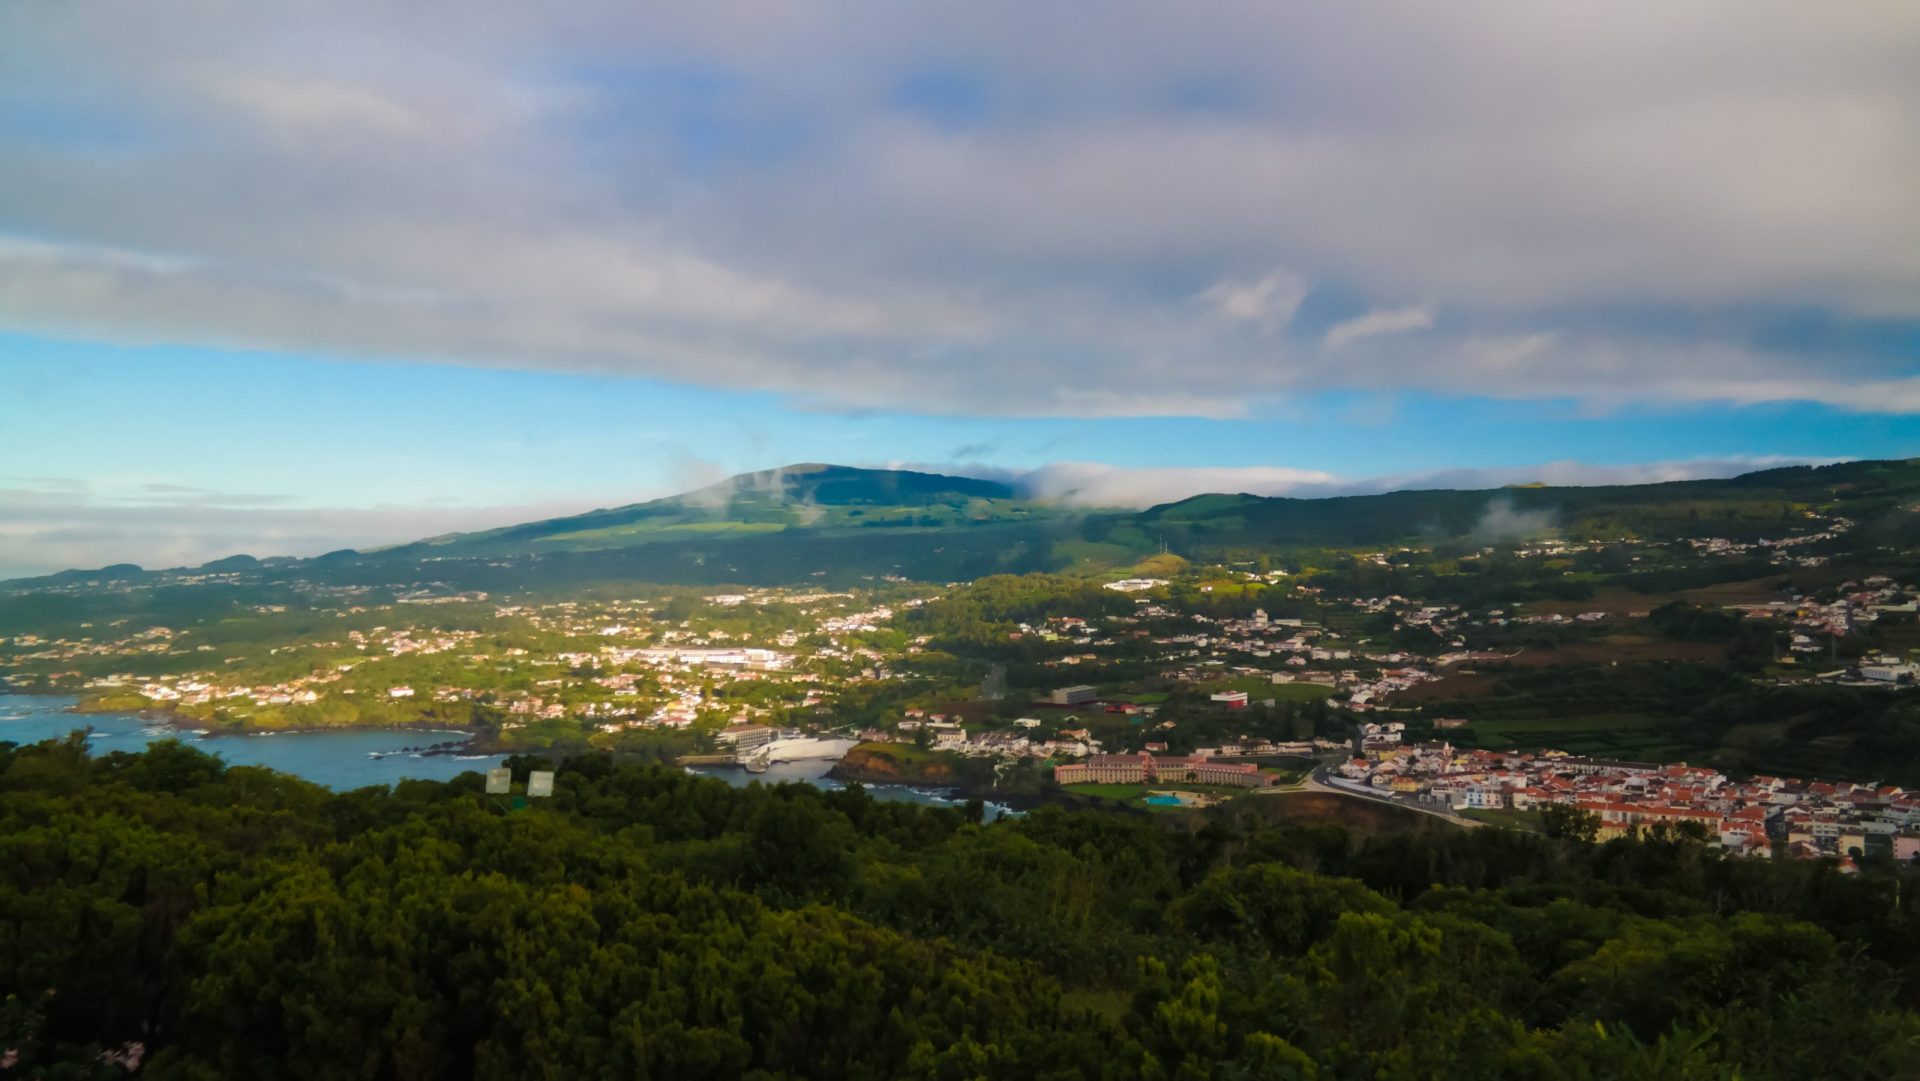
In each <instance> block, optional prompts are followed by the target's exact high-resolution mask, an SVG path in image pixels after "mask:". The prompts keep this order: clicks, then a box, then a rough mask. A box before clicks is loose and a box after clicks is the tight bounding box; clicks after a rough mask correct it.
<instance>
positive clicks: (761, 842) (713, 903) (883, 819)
mask: <svg viewBox="0 0 1920 1081" xmlns="http://www.w3.org/2000/svg"><path fill="white" fill-rule="evenodd" d="M545 764H546V763H543V762H540V761H538V760H535V759H531V758H522V759H517V760H513V761H512V762H510V765H511V766H512V768H513V769H514V770H515V774H516V777H518V778H519V779H521V780H524V779H525V777H526V774H527V771H528V770H529V769H532V768H536V767H538V766H543V765H545ZM1285 804H1286V801H1285V800H1284V799H1263V800H1253V801H1249V802H1245V803H1242V804H1239V805H1235V806H1234V807H1232V808H1227V809H1223V810H1221V811H1219V812H1215V813H1212V814H1210V815H1201V814H1196V815H1192V816H1187V817H1179V816H1172V817H1168V816H1154V817H1148V816H1145V815H1132V814H1126V813H1117V812H1116V813H1095V812H1068V811H1063V810H1059V809H1043V810H1040V811H1036V812H1033V813H1031V814H1028V815H1026V816H1023V817H1019V818H1013V819H1004V820H1001V821H997V822H994V823H991V824H983V823H982V822H981V821H980V819H981V815H980V813H979V811H978V808H977V807H968V808H966V809H941V808H923V807H917V806H913V805H907V804H899V803H886V802H881V801H877V800H875V799H873V798H871V797H870V796H868V795H867V794H865V793H864V792H863V791H861V790H860V789H859V788H857V787H853V788H849V789H847V790H844V791H822V790H818V789H815V788H811V787H806V786H776V787H762V786H753V787H749V788H746V789H735V788H731V787H728V786H726V785H724V784H721V783H719V782H715V781H711V780H705V779H700V778H695V777H691V776H688V775H686V774H685V773H683V772H679V771H675V770H671V769H666V768H662V767H657V766H616V765H614V764H612V763H611V762H610V761H608V760H607V759H606V758H605V757H596V756H587V757H579V758H574V759H571V760H568V761H566V762H563V763H560V764H559V775H558V781H557V785H556V789H555V795H554V796H553V798H552V799H551V800H544V801H527V800H524V799H518V798H506V797H489V796H486V795H485V794H483V791H482V784H481V778H480V777H479V776H478V775H474V774H469V775H466V776H464V777H462V778H460V779H459V780H456V781H453V782H449V783H444V784H442V783H434V782H417V781H414V782H403V783H401V784H399V785H397V786H395V787H394V788H392V789H391V790H389V789H385V788H369V789H363V790H359V791H354V792H345V793H334V792H330V791H328V790H326V789H323V788H320V787H317V786H315V785H312V784H308V783H306V782H303V781H300V780H298V779H295V778H291V777H287V776H283V775H279V774H275V773H272V772H270V771H265V770H260V769H256V768H250V767H228V766H225V765H224V764H223V763H222V762H221V761H220V760H218V759H217V758H214V757H211V756H208V755H205V754H202V753H200V752H198V751H196V750H193V749H191V748H189V747H185V746H182V745H179V744H174V743H160V744H156V745H154V746H153V747H151V748H150V749H148V750H146V751H144V752H142V753H139V754H126V753H113V754H106V755H102V756H90V755H89V754H88V753H87V751H86V747H85V744H84V741H83V740H82V739H81V738H80V737H79V736H75V737H73V738H70V739H67V740H65V741H51V742H48V743H43V744H38V745H32V746H19V747H15V746H12V745H6V744H0V1074H4V1075H5V1076H17V1077H46V1078H91V1077H122V1076H127V1075H128V1073H129V1071H130V1070H132V1071H133V1072H135V1073H137V1075H138V1076H141V1077H152V1078H216V1077H296V1078H359V1077H381V1078H409V1079H411V1078H443V1077H444V1078H468V1077H480V1078H506V1077H553V1078H561V1077H569V1078H571V1077H614V1076H622V1077H653V1078H730V1077H755V1078H780V1077H796V1078H797V1077H823V1078H825V1077H834V1078H873V1079H883V1078H885V1079H891V1078H955V1079H958V1078H976V1077H984V1078H1055V1079H1063V1081H1064V1079H1069V1078H1084V1079H1092V1078H1111V1079H1142V1081H1144V1079H1175V1078H1180V1079H1187V1078H1220V1079H1227V1078H1315V1077H1320V1078H1334V1077H1363V1076H1364V1077H1381V1078H1415V1077H1440V1076H1445V1077H1469V1078H1470V1077H1513V1078H1543V1079H1544V1078H1612V1077H1633V1078H1733V1077H1741V1078H1749V1079H1752V1078H1804V1077H1814V1076H1820V1077H1874V1078H1886V1077H1896V1076H1912V1071H1913V1064H1914V1063H1915V1062H1916V1061H1920V1015H1916V1014H1915V1012H1914V1006H1915V1005H1916V1002H1920V917H1916V916H1915V914H1914V911H1915V910H1914V906H1913V905H1912V904H1911V903H1910V902H1908V903H1903V901H1902V897H1903V894H1904V895H1911V893H1912V890H1913V888H1914V886H1915V884H1916V876H1915V874H1914V872H1913V870H1912V869H1910V868H1897V867H1894V866H1892V865H1890V864H1878V865H1874V864H1870V865H1869V866H1867V867H1866V868H1865V869H1864V870H1863V872H1862V873H1860V874H1858V875H1841V874H1840V873H1838V871H1837V869H1836V868H1835V867H1834V866H1833V865H1832V864H1831V863H1827V862H1820V861H1805V862H1801V861H1796V862H1792V863H1787V862H1779V863H1773V862H1765V861H1752V860H1739V859H1734V858H1729V857H1724V856H1722V855H1721V854H1720V853H1719V852H1718V851H1717V850H1715V849H1712V848H1709V847H1707V846H1705V845H1702V844H1701V843H1699V842H1698V841H1697V840H1694V839H1692V838H1690V837H1687V836H1684V835H1672V836H1664V835H1663V836H1654V837H1646V838H1642V839H1637V840H1619V841H1612V842H1609V843H1605V844H1598V845H1596V844H1592V843H1589V842H1587V841H1584V840H1581V839H1579V838H1578V837H1577V836H1574V835H1575V834H1578V833H1579V832H1581V831H1579V830H1578V829H1575V828H1563V829H1561V831H1560V832H1561V833H1562V834H1563V835H1562V836H1548V835H1540V834H1530V833H1521V832H1517V831H1510V830H1503V829H1493V828H1487V829H1478V830H1454V829H1444V830H1442V829H1428V830H1422V831H1411V832H1410V831H1372V830H1361V829H1353V830H1350V829H1347V828H1343V827H1339V826H1330V825H1320V824H1314V825H1308V824H1301V823H1298V822H1290V821H1289V820H1288V818H1287V814H1286V812H1285Z"/></svg>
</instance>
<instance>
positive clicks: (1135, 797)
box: [1062, 783, 1247, 811]
mask: <svg viewBox="0 0 1920 1081" xmlns="http://www.w3.org/2000/svg"><path fill="white" fill-rule="evenodd" d="M1062 791H1065V792H1070V793H1072V794H1073V795H1076V796H1084V797H1087V798H1090V799H1093V800H1097V801H1100V802H1103V803H1118V804H1121V805H1123V806H1127V807H1137V808H1139V809H1141V810H1147V811H1184V810H1191V808H1187V807H1165V806H1157V805H1155V804H1151V803H1148V802H1147V797H1148V796H1150V795H1152V794H1154V793H1155V792H1197V793H1200V794H1203V795H1209V796H1217V797H1219V798H1220V799H1222V800H1231V799H1237V798H1239V797H1241V796H1244V795H1246V794H1247V790H1246V789H1244V788H1234V787H1232V786H1231V785H1211V784H1179V783H1174V784H1150V785H1149V784H1070V785H1066V786H1065V787H1064V788H1063V789H1062Z"/></svg>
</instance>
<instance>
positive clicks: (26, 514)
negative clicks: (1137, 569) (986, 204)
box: [0, 456, 1826, 580]
mask: <svg viewBox="0 0 1920 1081" xmlns="http://www.w3.org/2000/svg"><path fill="white" fill-rule="evenodd" d="M1825 462H1826V460H1825V459H1802V458H1774V457H1752V458H1717V459H1697V460H1689V461H1675V462H1651V463H1639V464H1629V465H1595V464H1589V463H1583V462H1577V461H1556V462H1546V463H1542V464H1539V465H1532V466H1513V467H1500V468H1490V469H1454V470H1445V471H1439V472H1430V473H1409V474H1399V475H1391V476H1377V477H1358V478H1354V477H1340V476H1337V475H1334V474H1331V473H1327V472H1324V471H1321V470H1314V469H1297V468H1291V467H1286V466H1247V467H1166V468H1129V467H1124V466H1114V465H1107V464H1103V463H1099V462H1052V463H1049V464H1046V465H1043V466H1039V467H1036V468H1032V469H1008V468H1001V467H994V466H982V465H977V464H976V465H955V464H952V463H912V462H890V463H885V465H886V466H887V467H890V468H900V469H915V470H920V471H925V472H936V473H950V474H957V475H962V476H973V477H981V478H984V479H990V480H998V481H1001V482H1003V483H1006V484H1010V485H1012V486H1014V488H1015V489H1016V490H1018V491H1019V492H1020V493H1021V494H1022V495H1024V496H1026V497H1028V498H1034V499H1041V500H1046V501H1048V502H1052V503H1056V504H1059V505H1062V506H1068V507H1114V508H1123V507H1127V508H1144V507H1149V506H1154V505H1157V504H1161V503H1171V502H1176V501H1178V500H1181V499H1186V498H1188V497H1191V496H1195V495H1201V494H1204V493H1209V492H1224V493H1242V492H1244V493H1248V494H1252V495H1262V496H1295V497H1300V498H1320V497H1326V496H1338V495H1366V494H1373V493H1378V492H1386V491H1395V490H1402V489H1422V488H1455V489H1473V490H1480V489H1488V488H1497V487H1500V486H1502V485H1508V484H1530V483H1544V484H1549V485H1582V484H1643V483H1657V482H1662V481H1673V480H1693V479H1699V478H1708V477H1730V476H1735V475H1737V474H1740V473H1747V472H1752V471H1754V470H1757V469H1768V468H1774V467H1777V466H1784V465H1803V464H1824V463H1825ZM718 472H719V467H718V466H716V465H713V464H712V463H708V462H704V461H702V460H700V459H697V458H693V457H691V456H688V457H687V458H685V460H684V461H683V463H682V465H681V467H680V469H679V474H678V475H679V478H680V479H679V480H678V481H677V483H680V484H685V485H687V486H688V491H689V493H690V494H691V495H692V496H693V498H694V501H695V503H696V504H698V505H702V506H706V507H708V508H710V509H714V510H718V509H720V508H721V507H723V506H724V505H725V503H726V501H727V499H729V498H730V497H731V496H732V495H734V494H735V493H736V492H738V491H740V490H743V489H742V488H741V487H738V486H736V485H735V484H728V483H725V482H726V481H728V480H730V479H731V478H726V477H723V476H717V475H716V474H717V473H718ZM781 474H782V471H781V470H772V471H768V472H766V473H764V474H761V475H757V476H754V475H749V476H747V477H746V478H744V479H741V480H739V481H738V482H737V484H738V485H744V486H746V487H745V489H744V490H749V491H756V492H763V493H784V491H785V487H784V484H783V483H782V481H781ZM0 482H4V483H0V580H4V579H6V578H16V577H26V576H32V575H41V574H49V573H52V572H54V571H59V570H67V569H71V568H76V567H81V568H87V567H100V566H106V565H109V564H113V563H137V564H139V565H141V566H144V567H178V566H198V565H199V564H201V563H205V562H207V561H209V560H213V559H219V558H223V557H225V556H229V555H234V554H236V553H245V554H249V555H254V556H259V557H266V556H282V555H285V556H314V555H319V554H321V553H324V552H329V551H333V550H336V549H340V548H370V547H383V546H387V545H393V544H402V543H406V542H408V541H412V540H418V539H421V538H425V537H433V536H439V535H441V534H445V533H454V532H465V531H471V530H481V529H493V528H499V527H502V526H508V525H513V524H516V523H521V522H529V521H538V520H541V519H545V518H553V517H560V516H564V515H571V514H578V513H581V512H582V511H584V510H586V509H588V507H589V506H591V505H595V504H593V503H592V502H591V501H589V500H585V499H582V500H574V501H565V502H550V503H535V504H515V505H500V506H452V507H448V506H432V507H427V506H410V507H401V506H377V507H370V508H317V507H289V506H278V505H258V504H255V505H248V504H245V503H243V502H236V501H235V500H233V499H232V498H231V497H224V496H222V495H221V493H217V492H215V493H209V496H210V497H209V500H208V501H207V502H202V503H192V502H182V501H181V500H180V499H170V498H158V499H151V500H148V501H144V502H143V501H139V500H137V499H134V498H132V496H131V494H130V493H131V491H133V490H132V489H126V488H120V489H110V490H105V491H102V490H100V489H98V488H97V487H96V486H90V485H86V484H84V483H82V482H73V481H68V480H66V479H65V478H37V483H33V484H26V483H21V480H20V478H12V479H11V480H7V479H6V478H0ZM145 487H147V488H156V489H161V491H160V493H159V494H160V495H162V496H165V495H181V494H183V492H182V491H180V490H179V489H183V488H184V486H174V485H167V484H164V483H162V482H155V483H153V484H150V485H146V486H145ZM169 489H173V490H172V491H169ZM653 494H660V493H653ZM650 497H651V495H646V494H643V495H642V496H639V497H637V498H650ZM635 498H636V497H635V496H633V495H631V494H629V495H628V496H625V497H621V498H616V499H608V500H602V501H600V502H599V503H598V504H597V505H600V506H612V505H624V504H626V503H630V502H633V501H634V499H635ZM792 506H793V507H794V509H795V511H796V513H797V514H799V515H800V516H801V518H802V520H803V521H807V520H811V519H813V518H816V517H817V516H818V515H819V513H820V511H819V508H818V507H815V506H813V505H812V504H811V503H809V502H806V501H802V502H798V503H794V504H792ZM1490 514H1492V512H1491V511H1490ZM1507 521H1508V519H1506V518H1503V517H1500V516H1498V515H1493V516H1490V517H1489V518H1488V520H1487V522H1488V528H1508V525H1507Z"/></svg>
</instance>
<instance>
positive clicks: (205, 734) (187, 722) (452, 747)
mask: <svg viewBox="0 0 1920 1081" xmlns="http://www.w3.org/2000/svg"><path fill="white" fill-rule="evenodd" d="M67 712H68V713H71V714H73V715H74V716H76V717H85V716H87V715H89V714H93V713H131V714H133V715H134V716H136V717H138V718H140V719H141V720H142V721H145V722H147V723H149V724H152V725H155V726H160V727H166V728H171V729H174V730H175V731H178V732H182V733H187V734H190V735H192V736H194V737H196V738H199V739H218V738H222V737H230V736H231V737H247V736H281V735H288V736H291V735H313V734H318V733H323V732H458V733H459V734H460V735H461V736H462V737H463V738H461V739H457V740H442V741H440V742H437V743H430V744H425V745H422V746H418V747H402V748H400V749H398V750H394V751H390V752H386V753H387V754H396V755H397V754H418V755H421V756H424V757H433V756H437V755H491V754H510V753H512V751H511V750H510V749H508V748H505V747H501V746H498V745H497V741H496V740H492V739H489V738H488V737H486V736H483V735H481V734H479V733H475V732H462V731H460V730H459V729H452V728H448V727H446V726H445V725H444V723H441V724H432V723H424V722H423V723H420V724H380V725H336V726H331V727H326V726H323V727H289V728H245V727H233V726H217V725H214V724H212V723H210V722H207V721H203V720H200V719H198V718H195V717H189V716H186V715H185V714H182V713H179V712H177V711H175V710H172V709H169V708H167V707H166V706H147V707H145V708H142V709H117V708H111V707H106V706H98V705H94V704H93V703H89V702H88V701H86V700H85V699H82V700H81V701H79V702H76V703H74V704H73V705H72V706H69V707H68V708H67ZM382 757H384V755H383V756H382Z"/></svg>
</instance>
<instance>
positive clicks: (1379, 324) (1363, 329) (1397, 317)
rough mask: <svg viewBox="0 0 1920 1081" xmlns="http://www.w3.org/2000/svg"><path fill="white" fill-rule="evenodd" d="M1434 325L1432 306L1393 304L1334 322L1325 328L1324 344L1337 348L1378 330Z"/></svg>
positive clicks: (1391, 331)
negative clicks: (1329, 327)
mask: <svg viewBox="0 0 1920 1081" xmlns="http://www.w3.org/2000/svg"><path fill="white" fill-rule="evenodd" d="M1431 326H1433V308H1432V307H1431V306H1429V305H1425V304H1422V305H1418V306H1416V307H1412V308H1394V309H1391V310H1381V309H1379V308H1375V309H1374V310H1373V311H1370V312H1368V313H1367V314H1365V315H1361V316H1356V317H1355V318H1352V319H1349V320H1347V321H1346V322H1344V323H1335V324H1334V325H1333V327H1332V328H1331V329H1329V330H1328V331H1327V348H1329V349H1338V348H1340V347H1341V346H1343V345H1346V344H1347V343H1348V342H1352V341H1357V340H1359V339H1361V338H1372V337H1375V336H1378V335H1381V334H1404V333H1406V332H1408V331H1410V330H1426V329H1428V328H1429V327H1431Z"/></svg>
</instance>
